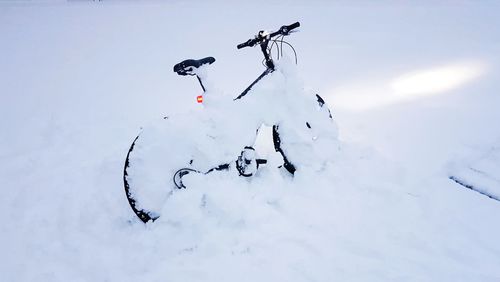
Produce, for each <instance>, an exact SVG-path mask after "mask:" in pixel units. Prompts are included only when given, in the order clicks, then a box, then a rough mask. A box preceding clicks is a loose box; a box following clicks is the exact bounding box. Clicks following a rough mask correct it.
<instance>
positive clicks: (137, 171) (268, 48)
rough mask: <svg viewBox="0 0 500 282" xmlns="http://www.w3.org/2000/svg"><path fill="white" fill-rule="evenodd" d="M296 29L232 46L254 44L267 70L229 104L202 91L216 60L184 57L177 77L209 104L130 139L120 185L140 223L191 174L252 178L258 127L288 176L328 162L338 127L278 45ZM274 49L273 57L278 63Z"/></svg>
mask: <svg viewBox="0 0 500 282" xmlns="http://www.w3.org/2000/svg"><path fill="white" fill-rule="evenodd" d="M299 26H300V24H299V23H298V22H296V23H294V24H291V25H284V26H282V27H281V28H280V29H278V30H277V31H275V32H267V31H259V32H258V34H257V35H256V36H255V37H254V38H252V39H249V40H247V41H246V42H244V43H241V44H239V45H237V48H238V49H242V48H246V47H254V46H260V49H261V51H262V53H263V55H264V60H263V64H264V66H265V67H266V69H265V70H264V71H263V72H262V74H261V75H260V76H258V77H257V79H255V80H254V81H253V82H252V83H251V84H250V85H249V86H248V87H247V88H246V89H245V90H244V91H243V92H242V93H241V94H239V95H238V96H237V97H236V98H234V99H232V98H231V99H227V98H224V97H222V96H220V95H216V94H214V93H211V91H212V90H211V89H207V87H206V86H207V75H206V71H207V68H208V67H209V66H210V65H211V64H213V63H214V62H215V58H213V57H206V58H203V59H200V60H193V59H189V60H184V61H182V62H180V63H178V64H176V65H175V66H174V72H176V73H177V74H179V75H181V76H195V77H196V78H197V80H198V82H199V83H200V86H201V88H202V90H203V93H204V94H203V95H200V96H198V97H197V101H198V102H199V103H202V104H205V103H207V102H208V103H207V106H206V107H205V108H204V109H203V110H202V111H198V112H191V113H187V114H181V115H174V116H167V117H164V118H163V119H162V120H160V121H158V122H156V123H153V124H151V125H149V126H148V127H143V128H142V130H141V132H140V133H139V134H138V135H137V137H136V138H135V139H134V141H133V142H132V144H131V146H130V148H129V150H128V153H127V156H126V159H125V165H124V170H123V182H124V188H125V193H126V196H127V199H128V202H129V204H130V206H131V208H132V210H133V211H134V213H135V214H136V215H137V217H138V218H139V219H140V220H141V221H142V222H144V223H147V222H149V221H155V220H156V219H157V218H159V216H160V215H161V214H160V210H161V207H162V206H163V204H164V203H165V202H166V201H167V199H168V197H170V196H172V195H173V194H174V192H175V191H177V190H180V189H186V184H185V180H186V177H187V176H188V175H190V174H210V173H214V172H222V171H228V172H231V171H233V172H235V173H237V175H239V176H241V177H253V176H255V175H257V174H258V170H259V169H260V168H261V167H262V166H264V165H265V164H266V163H267V160H266V159H261V158H259V156H258V153H257V152H256V151H255V149H254V143H255V140H256V137H257V134H258V132H259V129H260V128H261V126H262V125H263V124H264V125H268V126H272V139H273V145H274V149H275V151H276V152H278V153H279V154H280V155H281V157H282V158H283V164H282V165H281V166H280V168H282V169H283V170H284V171H286V173H288V174H289V175H292V176H293V175H294V174H296V173H297V172H298V171H300V170H301V169H306V168H307V167H314V166H319V167H321V166H322V165H324V163H325V162H327V161H329V160H330V158H331V157H332V155H331V153H330V152H331V151H332V150H331V146H332V145H335V142H336V141H337V137H338V133H337V127H336V124H335V122H334V121H333V118H332V115H331V112H330V110H329V109H328V106H327V105H326V103H325V101H324V100H323V99H322V98H321V97H320V96H319V95H318V94H315V93H308V92H307V91H305V90H304V88H303V86H302V85H301V82H300V79H299V78H298V76H297V74H296V73H295V67H294V65H296V63H297V54H296V51H295V49H294V48H293V46H292V45H291V44H290V43H288V42H286V41H284V40H283V39H284V37H285V36H289V35H290V34H291V33H292V32H293V31H294V30H295V29H296V28H298V27H299ZM283 45H285V46H288V47H290V48H291V49H292V50H293V53H294V57H295V62H294V63H295V64H293V62H292V63H290V62H289V61H286V60H282V59H283V58H284V53H283ZM274 48H275V49H274ZM272 50H276V52H277V56H276V59H277V60H276V61H275V60H274V59H273V56H272ZM269 105H272V109H271V108H268V106H269ZM235 156H237V157H235Z"/></svg>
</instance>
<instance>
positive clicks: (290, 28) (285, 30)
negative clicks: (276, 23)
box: [278, 22, 300, 35]
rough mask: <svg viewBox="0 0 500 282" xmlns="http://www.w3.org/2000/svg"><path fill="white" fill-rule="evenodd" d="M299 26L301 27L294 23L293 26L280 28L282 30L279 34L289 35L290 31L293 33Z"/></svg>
mask: <svg viewBox="0 0 500 282" xmlns="http://www.w3.org/2000/svg"><path fill="white" fill-rule="evenodd" d="M299 26H300V23H299V22H296V23H293V24H291V25H284V26H282V27H281V28H280V30H279V31H278V32H279V34H282V35H288V34H289V33H290V31H292V30H293V29H296V28H297V27H299Z"/></svg>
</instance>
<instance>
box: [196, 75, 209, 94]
mask: <svg viewBox="0 0 500 282" xmlns="http://www.w3.org/2000/svg"><path fill="white" fill-rule="evenodd" d="M196 78H197V79H198V82H199V83H200V86H201V89H203V92H207V90H206V89H205V86H204V85H203V81H201V78H200V77H199V76H198V75H196Z"/></svg>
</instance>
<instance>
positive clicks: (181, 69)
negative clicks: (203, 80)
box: [174, 57, 215, 75]
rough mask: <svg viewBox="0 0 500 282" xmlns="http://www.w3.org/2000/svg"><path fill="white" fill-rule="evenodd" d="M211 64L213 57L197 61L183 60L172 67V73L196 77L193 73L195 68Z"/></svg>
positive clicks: (213, 60)
mask: <svg viewBox="0 0 500 282" xmlns="http://www.w3.org/2000/svg"><path fill="white" fill-rule="evenodd" d="M213 62H215V58H214V57H206V58H203V59H199V60H193V59H189V60H184V61H182V62H180V63H178V64H177V65H175V66H174V72H176V73H177V74H178V75H196V73H195V72H194V71H195V70H196V69H197V68H199V67H201V66H202V65H206V64H209V65H211V64H212V63H213Z"/></svg>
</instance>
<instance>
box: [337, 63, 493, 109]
mask: <svg viewBox="0 0 500 282" xmlns="http://www.w3.org/2000/svg"><path fill="white" fill-rule="evenodd" d="M485 71H486V66H485V64H484V63H481V62H477V61H475V62H471V61H469V62H462V63H455V64H448V65H444V66H439V67H434V68H429V69H423V70H417V71H413V72H410V73H406V74H403V75H399V76H397V77H395V78H393V79H388V80H386V81H385V82H384V81H379V82H376V83H373V82H372V83H364V84H363V83H357V84H356V85H352V86H349V85H348V86H344V87H339V88H337V89H335V91H334V93H333V97H332V100H333V101H335V104H336V105H337V106H339V107H343V108H346V109H351V110H366V109H370V108H376V107H381V106H386V105H390V104H395V103H398V102H404V101H408V100H414V99H418V98H422V97H425V96H429V95H437V94H441V93H445V92H447V91H450V90H453V89H457V88H459V87H461V86H463V85H465V84H467V83H469V82H471V81H473V80H475V79H477V78H478V77H480V76H481V75H483V74H484V72H485ZM360 85H362V86H360Z"/></svg>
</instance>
